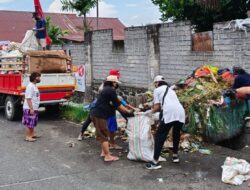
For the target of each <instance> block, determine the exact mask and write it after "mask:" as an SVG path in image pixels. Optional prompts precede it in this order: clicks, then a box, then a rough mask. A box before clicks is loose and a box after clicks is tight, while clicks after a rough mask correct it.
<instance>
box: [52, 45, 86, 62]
mask: <svg viewBox="0 0 250 190" xmlns="http://www.w3.org/2000/svg"><path fill="white" fill-rule="evenodd" d="M51 49H52V50H61V49H63V50H66V51H67V54H68V52H69V51H70V52H71V56H72V58H73V60H72V62H73V64H75V65H80V64H85V62H86V60H85V55H84V52H85V46H84V45H83V44H79V43H72V44H64V45H53V46H51Z"/></svg>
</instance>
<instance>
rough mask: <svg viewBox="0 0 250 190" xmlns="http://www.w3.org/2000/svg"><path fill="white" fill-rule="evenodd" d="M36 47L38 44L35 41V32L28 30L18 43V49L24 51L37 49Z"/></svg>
mask: <svg viewBox="0 0 250 190" xmlns="http://www.w3.org/2000/svg"><path fill="white" fill-rule="evenodd" d="M38 48H39V44H38V42H37V39H36V36H35V32H34V31H32V30H28V31H27V32H26V34H25V37H24V39H23V41H22V43H21V45H20V48H19V50H20V51H21V52H22V53H26V52H27V51H29V50H38Z"/></svg>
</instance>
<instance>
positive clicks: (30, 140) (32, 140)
mask: <svg viewBox="0 0 250 190" xmlns="http://www.w3.org/2000/svg"><path fill="white" fill-rule="evenodd" d="M25 141H27V142H35V141H36V139H33V138H30V139H25Z"/></svg>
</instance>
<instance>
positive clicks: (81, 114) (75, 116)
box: [60, 104, 89, 123]
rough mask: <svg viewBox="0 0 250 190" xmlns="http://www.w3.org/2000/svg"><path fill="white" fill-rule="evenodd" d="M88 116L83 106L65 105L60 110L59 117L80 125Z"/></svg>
mask: <svg viewBox="0 0 250 190" xmlns="http://www.w3.org/2000/svg"><path fill="white" fill-rule="evenodd" d="M88 114H89V112H88V111H85V110H83V104H65V105H63V106H62V108H61V110H60V117H62V118H64V119H67V120H70V121H73V122H76V123H81V122H82V121H83V120H85V119H86V118H87V116H88Z"/></svg>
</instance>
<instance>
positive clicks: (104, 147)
mask: <svg viewBox="0 0 250 190" xmlns="http://www.w3.org/2000/svg"><path fill="white" fill-rule="evenodd" d="M119 83H120V81H119V80H118V77H117V76H108V77H107V79H106V81H105V82H104V85H103V90H102V92H101V93H100V94H99V96H98V99H97V102H96V105H95V106H94V108H93V109H92V110H91V113H90V116H91V120H92V121H93V123H94V126H95V128H96V138H97V140H98V141H99V142H100V143H101V155H102V156H103V157H104V161H105V162H110V161H117V160H119V158H118V157H116V156H112V155H111V153H110V151H109V130H108V123H107V120H108V119H109V118H111V117H114V116H115V111H116V109H118V110H120V111H121V112H124V113H128V114H131V113H133V110H129V109H127V108H126V107H124V106H123V105H122V104H121V102H120V101H119V99H118V97H117V94H116V89H117V88H118V87H119V85H118V84H119Z"/></svg>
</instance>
